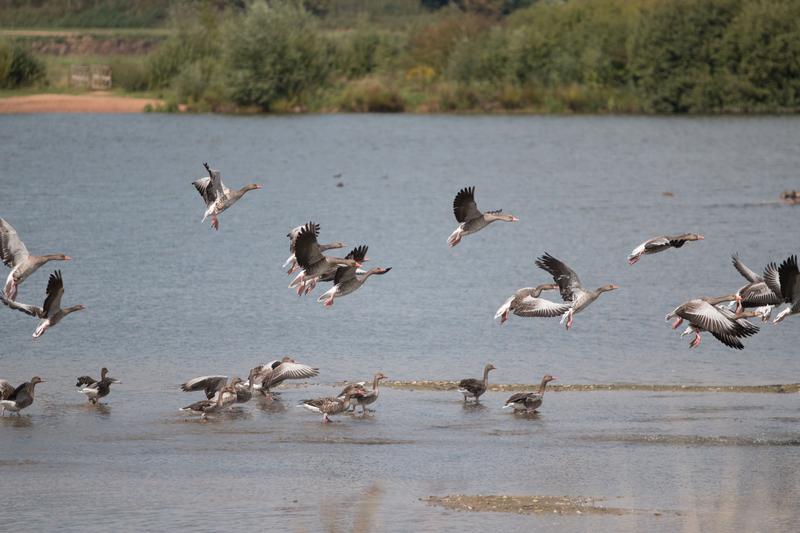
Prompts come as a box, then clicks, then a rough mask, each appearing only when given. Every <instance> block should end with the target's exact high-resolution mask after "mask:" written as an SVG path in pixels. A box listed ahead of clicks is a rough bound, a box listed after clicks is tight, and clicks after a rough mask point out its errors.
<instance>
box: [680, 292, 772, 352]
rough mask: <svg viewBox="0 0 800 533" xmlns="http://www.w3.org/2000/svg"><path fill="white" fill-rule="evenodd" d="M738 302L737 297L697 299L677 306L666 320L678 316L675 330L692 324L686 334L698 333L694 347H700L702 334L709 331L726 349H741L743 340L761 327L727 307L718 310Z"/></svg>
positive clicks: (691, 344) (693, 343)
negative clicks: (684, 322) (686, 322)
mask: <svg viewBox="0 0 800 533" xmlns="http://www.w3.org/2000/svg"><path fill="white" fill-rule="evenodd" d="M735 299H736V295H735V294H728V295H725V296H719V297H717V298H708V297H704V298H695V299H693V300H689V301H688V302H685V303H683V304H681V305H679V306H678V307H676V308H675V309H674V310H673V311H672V312H671V313H670V314H668V315H667V316H666V317H665V319H666V321H667V322H669V321H670V320H672V319H673V318H675V317H677V318H678V319H677V320H676V321H675V323H674V324H673V325H672V329H677V328H678V326H680V325H681V324H682V323H683V321H684V320H686V321H688V322H689V323H690V324H691V327H690V328H689V331H684V334H687V333H690V332H691V333H694V339H692V342H690V343H689V346H690V347H692V348H696V347H697V346H699V345H700V341H701V338H700V332H701V331H708V332H709V333H711V334H712V335H713V336H714V337H715V338H716V339H717V340H718V341H720V342H721V343H722V344H724V345H725V346H728V347H730V348H735V349H737V350H741V349H743V348H744V345H742V343H741V342H740V341H739V339H740V338H742V337H749V336H751V335H755V334H756V333H758V326H754V325H753V324H751V323H750V322H748V321H747V320H744V318H741V317H737V315H735V314H734V313H733V312H731V311H729V310H728V309H726V308H724V307H718V304H721V303H723V302H730V301H734V300H735ZM681 336H683V335H681Z"/></svg>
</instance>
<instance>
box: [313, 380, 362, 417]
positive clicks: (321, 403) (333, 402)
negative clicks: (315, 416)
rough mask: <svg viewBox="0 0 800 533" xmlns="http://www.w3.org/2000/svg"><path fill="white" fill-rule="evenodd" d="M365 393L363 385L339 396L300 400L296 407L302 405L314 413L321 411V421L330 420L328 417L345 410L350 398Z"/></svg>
mask: <svg viewBox="0 0 800 533" xmlns="http://www.w3.org/2000/svg"><path fill="white" fill-rule="evenodd" d="M364 394H366V391H365V390H364V388H363V387H361V388H356V389H354V390H349V391H347V392H346V393H345V394H344V396H342V397H341V398H333V397H326V398H315V399H313V400H302V401H301V402H300V404H298V407H304V408H305V409H308V410H309V411H313V412H315V413H322V421H323V422H330V417H331V416H333V415H338V414H340V413H343V412H345V411H346V410H347V408H348V407H349V406H350V399H351V398H353V397H358V396H362V395H364Z"/></svg>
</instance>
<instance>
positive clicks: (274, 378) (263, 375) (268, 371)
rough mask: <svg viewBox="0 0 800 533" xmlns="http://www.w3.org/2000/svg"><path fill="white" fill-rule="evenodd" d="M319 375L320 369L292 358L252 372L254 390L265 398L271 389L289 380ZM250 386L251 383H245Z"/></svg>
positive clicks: (271, 363) (260, 367)
mask: <svg viewBox="0 0 800 533" xmlns="http://www.w3.org/2000/svg"><path fill="white" fill-rule="evenodd" d="M318 374H319V368H313V367H310V366H308V365H304V364H302V363H298V362H297V361H295V360H294V359H292V358H291V357H284V358H283V359H280V360H275V361H271V362H269V363H267V364H265V365H261V366H257V367H255V368H253V369H252V370H251V371H250V375H251V376H253V377H252V383H253V389H254V390H257V391H259V392H261V393H262V394H264V395H265V396H266V395H268V394H270V389H271V388H273V387H277V386H278V385H280V384H281V383H283V382H284V381H286V380H287V379H308V378H313V377H315V376H317V375H318ZM245 385H248V386H249V385H250V383H245Z"/></svg>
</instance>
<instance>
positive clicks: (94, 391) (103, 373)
mask: <svg viewBox="0 0 800 533" xmlns="http://www.w3.org/2000/svg"><path fill="white" fill-rule="evenodd" d="M107 374H108V369H107V368H106V367H103V368H102V369H101V370H100V379H99V380H96V379H94V378H92V377H90V376H81V377H79V378H78V382H77V383H76V384H75V386H76V387H82V388H81V389H80V390H79V391H78V392H80V393H81V394H85V395H86V398H88V400H89V403H91V404H93V405H94V404H96V403H97V401H98V400H99V399H100V398H105V397H106V396H108V394H109V393H110V392H111V384H112V383H122V382H121V381H119V380H118V379H114V378H110V377H108V376H107Z"/></svg>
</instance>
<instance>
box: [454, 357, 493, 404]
mask: <svg viewBox="0 0 800 533" xmlns="http://www.w3.org/2000/svg"><path fill="white" fill-rule="evenodd" d="M491 370H496V367H495V366H494V365H493V364H492V363H489V364H487V365H486V366H485V367H483V381H481V380H479V379H474V378H467V379H462V380H461V381H459V382H458V392H460V393H461V394H463V395H464V403H467V397H468V396H472V397H473V398H474V399H475V403H477V402H478V398H480V397H481V395H482V394H483V393H484V392H486V389H487V388H488V387H489V372H490V371H491Z"/></svg>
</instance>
